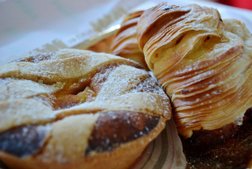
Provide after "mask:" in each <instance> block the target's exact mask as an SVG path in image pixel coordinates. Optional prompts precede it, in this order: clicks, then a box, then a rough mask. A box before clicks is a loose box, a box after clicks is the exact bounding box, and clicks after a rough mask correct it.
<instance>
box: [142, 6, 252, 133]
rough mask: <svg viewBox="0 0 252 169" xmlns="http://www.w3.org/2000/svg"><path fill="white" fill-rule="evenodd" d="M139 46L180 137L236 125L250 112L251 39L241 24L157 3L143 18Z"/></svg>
mask: <svg viewBox="0 0 252 169" xmlns="http://www.w3.org/2000/svg"><path fill="white" fill-rule="evenodd" d="M138 42H139V46H140V47H141V49H142V50H143V52H144V55H145V60H146V62H147V64H148V67H149V68H150V69H151V70H153V72H154V74H155V75H156V77H157V78H158V80H159V81H160V82H161V84H162V85H163V87H164V88H165V89H166V93H167V94H168V95H169V96H170V97H171V99H172V101H173V104H174V107H175V111H176V112H175V113H174V117H175V120H176V123H177V125H178V129H179V132H180V133H181V134H182V135H183V136H184V137H190V136H191V135H192V134H193V131H197V130H215V129H219V128H221V127H223V126H225V125H228V124H231V123H236V122H237V121H239V120H240V119H242V117H243V116H244V113H245V112H246V110H247V109H248V108H250V107H252V99H251V98H252V97H251V96H252V90H251V87H249V86H250V84H251V82H252V81H251V80H252V66H251V65H252V57H251V56H252V48H251V44H252V36H251V34H250V33H249V31H248V30H247V28H246V27H245V25H244V24H242V23H241V22H239V21H236V20H231V21H226V20H224V21H222V19H221V17H220V14H219V13H218V11H217V10H215V9H212V8H207V7H200V6H198V5H188V6H184V7H178V6H170V5H169V4H167V3H162V4H160V5H158V6H156V7H154V8H151V9H149V10H146V11H145V12H144V13H143V14H142V16H141V18H140V20H139V23H138Z"/></svg>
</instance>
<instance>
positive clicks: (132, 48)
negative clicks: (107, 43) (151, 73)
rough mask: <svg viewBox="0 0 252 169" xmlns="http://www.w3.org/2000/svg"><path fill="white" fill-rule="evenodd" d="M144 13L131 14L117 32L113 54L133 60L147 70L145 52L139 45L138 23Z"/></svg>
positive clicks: (113, 44)
mask: <svg viewBox="0 0 252 169" xmlns="http://www.w3.org/2000/svg"><path fill="white" fill-rule="evenodd" d="M142 13H143V11H136V12H133V13H130V14H129V15H127V16H126V17H125V19H124V20H123V22H122V24H121V27H120V29H119V30H118V31H117V33H116V35H115V38H114V39H113V41H112V46H111V49H112V53H113V54H115V55H119V56H121V57H125V58H128V59H132V60H134V61H136V62H138V63H139V64H140V65H141V66H143V67H144V68H146V69H147V65H146V62H145V60H144V55H143V52H142V51H141V50H140V48H139V47H138V43H137V32H136V31H137V23H138V21H139V18H140V16H141V15H142Z"/></svg>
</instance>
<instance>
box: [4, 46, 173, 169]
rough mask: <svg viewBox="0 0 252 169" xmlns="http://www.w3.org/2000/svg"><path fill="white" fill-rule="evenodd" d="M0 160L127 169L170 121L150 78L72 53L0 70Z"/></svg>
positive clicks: (15, 164) (114, 60)
mask: <svg viewBox="0 0 252 169" xmlns="http://www.w3.org/2000/svg"><path fill="white" fill-rule="evenodd" d="M0 91H1V96H0V160H2V161H3V162H4V163H6V165H7V166H8V167H10V168H15V169H17V168H18V169H45V168H46V169H59V168H60V169H69V168H74V169H91V168H92V169H94V168H97V169H98V168H99V169H102V168H104V169H107V168H110V169H113V168H114V169H118V168H122V169H124V168H129V166H130V165H132V163H133V162H134V161H135V160H136V159H137V157H139V156H140V155H141V153H142V152H143V150H144V149H145V147H146V146H147V145H148V144H149V143H150V142H151V141H152V140H153V139H154V138H155V137H156V136H157V135H158V134H159V133H160V132H161V130H162V129H163V128H164V126H165V121H166V120H167V119H169V118H170V115H171V113H170V105H169V104H167V103H169V100H168V97H167V96H166V95H165V93H164V92H163V90H162V89H161V88H160V87H159V86H158V84H157V82H156V80H155V78H153V77H151V75H150V74H149V73H148V72H147V71H145V70H143V69H139V68H138V65H137V64H136V63H134V62H131V61H129V60H126V59H123V58H120V57H116V56H114V55H109V54H104V53H94V52H90V51H81V50H73V49H64V50H59V51H57V52H54V53H48V54H43V55H42V54H40V55H38V56H34V57H30V58H26V59H24V60H21V61H18V62H12V63H9V64H7V65H4V66H1V67H0Z"/></svg>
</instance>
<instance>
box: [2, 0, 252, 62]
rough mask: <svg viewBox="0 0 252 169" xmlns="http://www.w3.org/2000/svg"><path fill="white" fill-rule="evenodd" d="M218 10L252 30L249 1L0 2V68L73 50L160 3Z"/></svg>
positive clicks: (38, 0) (111, 0)
mask: <svg viewBox="0 0 252 169" xmlns="http://www.w3.org/2000/svg"><path fill="white" fill-rule="evenodd" d="M163 1H166V2H169V3H171V4H175V5H185V4H190V3H197V4H200V5H204V6H210V7H214V8H217V9H218V10H219V11H220V13H221V14H222V17H223V18H237V19H239V20H242V21H243V22H245V23H246V25H247V26H248V27H249V29H250V30H251V29H252V19H251V18H252V11H251V10H252V0H129V1H126V0H71V1H69V0H42V1H41V0H0V54H1V57H0V64H4V63H6V62H9V61H11V60H14V59H17V58H20V57H23V56H27V55H28V54H29V53H31V52H34V51H35V52H36V51H52V50H56V49H58V48H63V47H74V46H76V45H78V44H79V43H82V42H83V41H86V40H88V39H89V38H90V37H93V36H96V35H97V34H99V33H101V32H103V31H106V30H108V29H113V28H115V27H118V26H119V23H120V21H121V19H122V17H123V16H124V15H125V14H127V13H128V12H130V11H133V10H136V9H146V8H149V7H151V6H154V5H156V4H157V3H159V2H163Z"/></svg>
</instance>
